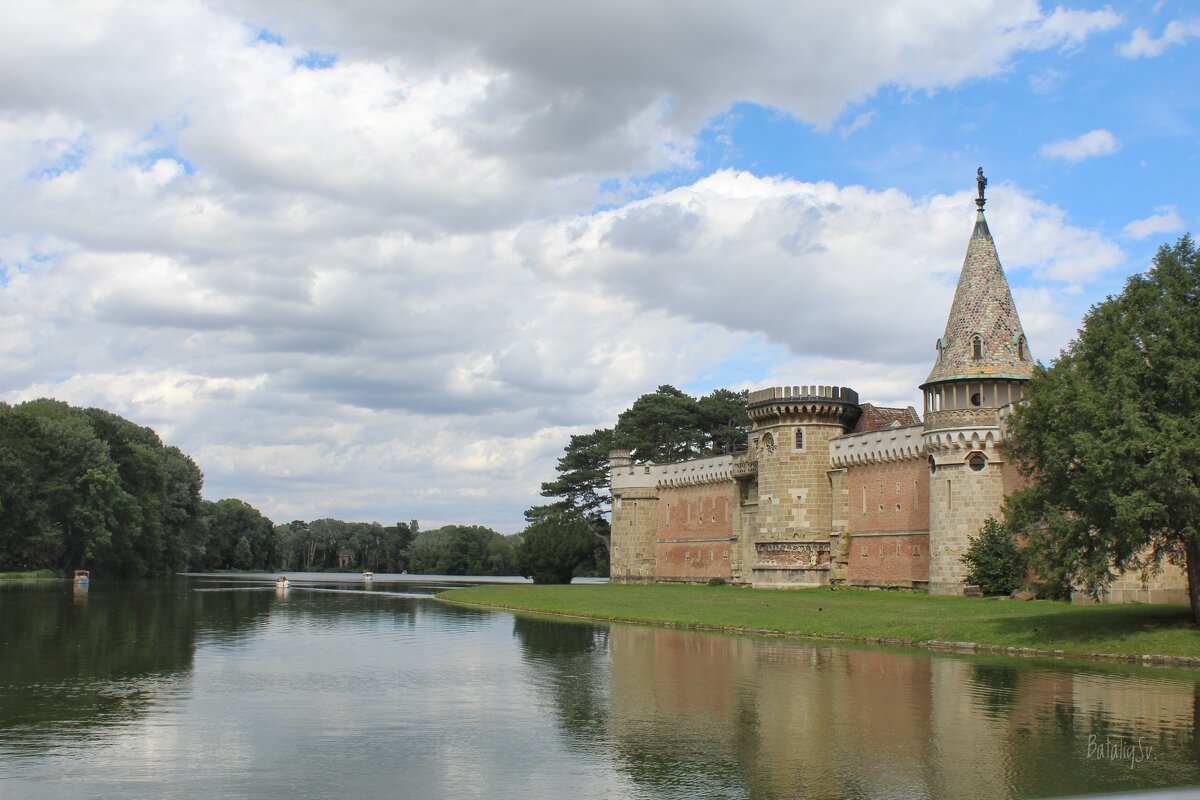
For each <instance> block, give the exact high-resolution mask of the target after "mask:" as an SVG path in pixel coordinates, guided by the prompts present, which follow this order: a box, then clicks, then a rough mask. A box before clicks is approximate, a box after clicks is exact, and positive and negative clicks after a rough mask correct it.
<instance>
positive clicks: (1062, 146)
mask: <svg viewBox="0 0 1200 800" xmlns="http://www.w3.org/2000/svg"><path fill="white" fill-rule="evenodd" d="M1120 147H1121V143H1120V142H1118V141H1117V137H1115V136H1113V135H1112V134H1111V133H1110V132H1108V131H1106V130H1105V129H1104V128H1097V129H1096V130H1094V131H1088V132H1087V133H1085V134H1082V135H1080V136H1076V137H1075V138H1074V139H1062V140H1060V141H1057V142H1050V143H1049V144H1045V145H1042V150H1041V153H1042V155H1044V156H1047V157H1048V158H1061V159H1064V160H1066V161H1069V162H1071V163H1072V164H1075V163H1077V162H1079V161H1083V160H1084V159H1085V158H1096V157H1097V156H1107V155H1111V154H1113V153H1115V152H1117V150H1118V149H1120Z"/></svg>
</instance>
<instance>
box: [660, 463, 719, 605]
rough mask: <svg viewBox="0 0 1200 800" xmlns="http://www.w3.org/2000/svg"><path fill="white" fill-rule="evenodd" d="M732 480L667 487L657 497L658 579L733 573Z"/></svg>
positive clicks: (670, 579) (717, 575)
mask: <svg viewBox="0 0 1200 800" xmlns="http://www.w3.org/2000/svg"><path fill="white" fill-rule="evenodd" d="M733 504H734V497H733V482H732V481H726V482H722V483H709V484H701V485H698V486H671V487H664V488H663V489H662V490H661V491H660V494H659V502H658V545H657V551H656V556H657V559H656V560H657V564H658V579H659V580H663V581H692V582H695V581H706V580H708V579H710V578H724V579H725V580H729V579H730V577H731V573H730V564H729V555H730V544H731V540H732V537H733Z"/></svg>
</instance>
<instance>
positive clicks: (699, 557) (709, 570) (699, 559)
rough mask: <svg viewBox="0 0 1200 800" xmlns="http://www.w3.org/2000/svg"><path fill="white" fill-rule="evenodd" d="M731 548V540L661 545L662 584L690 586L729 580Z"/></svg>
mask: <svg viewBox="0 0 1200 800" xmlns="http://www.w3.org/2000/svg"><path fill="white" fill-rule="evenodd" d="M729 545H730V542H729V539H724V540H718V541H701V540H696V541H690V542H659V543H658V547H657V553H656V559H655V560H656V562H657V569H658V580H660V581H687V582H690V583H704V582H705V581H708V580H709V579H710V578H724V579H725V580H729V579H730V577H731V574H730V569H729V551H730V546H729Z"/></svg>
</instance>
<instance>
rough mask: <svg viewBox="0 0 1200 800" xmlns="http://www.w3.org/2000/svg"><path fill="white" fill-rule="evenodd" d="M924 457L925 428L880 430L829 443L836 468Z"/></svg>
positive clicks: (847, 436)
mask: <svg viewBox="0 0 1200 800" xmlns="http://www.w3.org/2000/svg"><path fill="white" fill-rule="evenodd" d="M924 455H925V439H924V428H923V427H922V426H920V425H909V426H908V427H906V428H881V429H879V430H877V431H867V432H866V433H854V434H847V435H846V436H839V437H837V438H836V439H830V440H829V463H830V465H831V466H833V467H835V468H841V467H849V466H851V465H854V464H883V463H888V462H892V461H904V460H907V459H910V458H922V457H924Z"/></svg>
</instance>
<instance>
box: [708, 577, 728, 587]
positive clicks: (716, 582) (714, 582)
mask: <svg viewBox="0 0 1200 800" xmlns="http://www.w3.org/2000/svg"><path fill="white" fill-rule="evenodd" d="M708 585H709V586H724V585H725V579H724V578H709V579H708Z"/></svg>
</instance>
